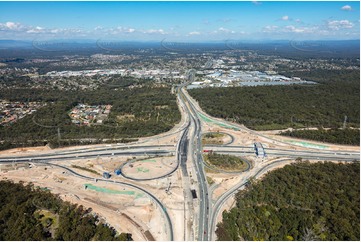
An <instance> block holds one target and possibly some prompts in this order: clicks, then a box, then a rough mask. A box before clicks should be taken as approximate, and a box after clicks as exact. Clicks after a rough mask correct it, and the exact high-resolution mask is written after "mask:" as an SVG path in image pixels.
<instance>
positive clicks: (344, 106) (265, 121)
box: [188, 70, 360, 130]
mask: <svg viewBox="0 0 361 242" xmlns="http://www.w3.org/2000/svg"><path fill="white" fill-rule="evenodd" d="M302 73H303V72H292V73H288V76H298V77H301V78H306V79H307V80H314V81H317V82H318V84H316V85H292V86H257V87H226V88H198V89H191V90H189V91H188V92H189V93H190V94H191V95H192V96H193V97H194V98H195V99H196V100H197V101H198V102H199V104H200V105H201V107H202V108H203V109H204V111H206V112H207V113H209V114H210V115H213V116H215V117H219V118H224V119H227V120H230V121H234V122H237V123H241V124H244V125H246V126H247V127H249V128H252V129H255V130H271V129H283V128H288V127H293V128H301V127H325V128H340V127H342V124H343V121H344V117H345V116H347V118H348V119H347V120H348V121H347V127H359V123H360V79H359V76H360V72H359V71H358V70H347V71H327V72H325V71H324V70H314V71H311V72H309V73H307V74H305V73H303V75H302Z"/></svg>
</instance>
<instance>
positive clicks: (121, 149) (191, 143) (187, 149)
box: [0, 83, 360, 241]
mask: <svg viewBox="0 0 361 242" xmlns="http://www.w3.org/2000/svg"><path fill="white" fill-rule="evenodd" d="M186 84H187V83H185V84H183V85H181V86H179V87H176V88H175V90H176V94H177V97H178V105H179V107H180V109H182V110H183V112H181V113H182V115H183V114H186V116H185V117H182V120H183V123H182V124H181V125H179V127H178V128H177V129H175V130H172V131H171V132H168V133H165V134H161V135H158V136H154V137H149V138H147V139H145V140H143V141H140V142H134V143H128V144H121V145H100V146H96V147H97V148H92V147H90V148H78V149H71V150H70V149H65V150H57V149H56V150H53V151H47V152H43V153H42V154H37V155H7V156H0V163H10V162H29V161H30V162H35V163H41V164H44V165H53V166H57V167H60V168H62V169H66V170H67V171H69V172H70V173H71V174H73V175H75V176H77V177H79V178H81V179H87V180H89V179H90V180H94V179H95V178H94V177H87V176H84V175H81V174H79V173H77V172H75V171H73V170H72V169H71V168H69V167H66V166H63V165H61V164H59V163H54V162H56V161H65V160H75V159H86V158H96V157H113V156H114V157H117V156H166V155H174V154H175V155H176V157H177V162H178V163H177V166H176V168H174V169H172V170H170V171H169V173H167V174H166V175H163V176H159V177H155V178H152V179H160V178H163V177H166V176H169V175H170V174H172V173H174V172H175V171H177V170H178V168H180V169H181V174H182V177H183V179H184V180H187V181H189V180H190V178H189V172H190V171H188V168H189V165H190V162H188V160H187V159H188V157H191V158H192V160H191V162H192V163H193V164H192V166H191V167H194V169H195V171H196V172H195V173H196V177H197V181H198V183H197V185H198V188H197V191H198V198H199V199H198V202H199V211H194V214H195V216H194V219H197V220H198V221H197V222H195V223H193V224H196V231H197V235H196V237H195V238H194V239H196V240H200V241H202V240H213V239H214V232H215V226H216V224H215V223H216V220H217V216H218V214H219V212H220V211H221V209H222V206H223V205H224V203H225V202H226V201H227V200H228V199H229V198H230V197H231V196H232V195H234V194H235V193H236V192H237V191H238V190H239V189H242V188H243V187H244V186H245V184H246V183H247V181H248V179H249V178H250V177H251V176H254V177H259V176H260V175H262V174H264V173H265V172H267V171H268V170H270V169H272V168H274V167H275V166H277V165H279V164H281V163H290V162H291V161H294V160H295V159H296V158H298V157H300V158H303V159H311V160H332V161H335V160H336V161H353V160H360V153H359V152H350V151H345V150H315V149H305V150H301V149H297V150H296V149H277V148H267V146H264V150H265V154H266V156H267V157H282V159H280V160H277V161H273V162H263V163H260V164H258V165H257V166H256V167H255V168H253V169H248V170H247V171H246V172H244V173H243V174H245V176H244V177H243V178H242V180H241V181H240V182H239V183H238V184H237V185H235V186H234V187H232V188H230V189H228V190H227V192H226V193H224V194H223V195H221V196H220V197H219V198H218V199H217V200H216V201H215V202H214V203H212V202H211V201H210V197H211V196H212V194H211V193H210V191H209V187H208V182H207V179H206V174H205V171H204V167H205V163H204V161H203V148H202V123H201V119H200V116H199V114H204V115H206V116H207V117H208V118H211V119H214V118H212V117H211V116H209V115H207V114H206V113H204V112H203V111H202V110H201V109H200V108H199V106H198V105H196V104H195V103H194V101H192V98H191V97H190V96H189V95H188V93H187V92H186V91H184V87H185V86H186ZM217 121H219V120H217ZM222 122H223V123H225V124H227V125H230V126H233V127H237V129H239V130H243V131H247V132H250V133H252V134H256V135H258V136H259V137H265V138H267V139H269V140H271V141H276V142H278V143H282V142H281V141H278V140H274V139H270V138H269V137H267V136H265V135H262V134H259V133H257V132H256V131H253V130H249V129H247V128H245V127H243V126H240V125H237V124H233V123H229V122H226V121H223V120H222ZM177 133H179V135H178V142H177V144H176V145H169V144H159V145H145V144H142V143H145V142H147V141H154V140H157V139H159V138H161V137H166V136H169V135H174V134H177ZM229 135H230V134H229ZM230 136H231V142H229V143H228V144H223V145H207V146H205V147H204V149H207V150H213V151H216V152H217V153H223V154H233V155H239V156H245V155H247V156H248V155H255V150H254V148H253V147H248V146H235V145H234V146H233V145H232V143H233V141H234V137H233V136H232V135H230ZM288 145H289V144H288ZM298 148H299V147H298ZM187 167H188V168H187ZM249 168H251V167H250V166H249ZM218 172H224V173H226V172H225V171H221V170H218ZM252 174H253V175H252ZM125 178H126V179H127V177H125ZM128 179H130V178H129V177H128ZM97 180H98V181H102V182H114V183H117V184H121V185H127V186H131V187H133V188H136V189H139V190H141V191H143V192H144V193H146V194H147V195H148V196H150V197H151V198H152V199H153V200H154V201H155V202H156V203H157V204H158V205H159V208H160V209H161V211H162V213H163V214H164V216H165V218H166V221H167V225H168V226H167V228H168V230H169V231H168V234H169V240H173V239H174V235H173V227H174V225H173V224H172V219H171V217H170V216H169V214H168V213H167V211H166V209H165V206H164V205H163V204H162V203H161V202H160V200H159V199H158V198H157V197H155V196H154V195H152V194H151V193H149V192H147V191H146V190H145V189H144V188H141V187H139V186H140V185H139V186H137V185H134V184H129V183H124V182H118V181H114V180H108V179H98V177H97ZM133 180H134V181H142V180H150V179H133ZM184 189H189V188H188V187H187V188H184ZM189 192H190V191H185V192H184V194H189ZM187 199H190V200H189V202H191V203H193V200H192V198H191V196H187ZM185 204H186V198H185ZM185 217H186V216H185ZM190 217H191V216H190ZM185 220H186V219H185ZM184 230H185V231H184V238H185V236H186V234H191V233H190V232H188V231H187V233H186V230H187V227H186V226H184ZM185 240H186V239H185Z"/></svg>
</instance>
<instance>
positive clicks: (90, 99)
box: [0, 82, 180, 148]
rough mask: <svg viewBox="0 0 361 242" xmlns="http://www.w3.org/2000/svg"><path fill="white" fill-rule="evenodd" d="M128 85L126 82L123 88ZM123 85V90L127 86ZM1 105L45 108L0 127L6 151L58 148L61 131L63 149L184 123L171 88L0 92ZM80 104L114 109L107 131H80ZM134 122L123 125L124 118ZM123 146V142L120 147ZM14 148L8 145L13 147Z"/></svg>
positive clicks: (148, 133) (102, 127)
mask: <svg viewBox="0 0 361 242" xmlns="http://www.w3.org/2000/svg"><path fill="white" fill-rule="evenodd" d="M125 84H126V85H129V83H128V82H126V83H125ZM125 84H124V83H123V84H122V85H125ZM0 99H8V100H12V101H23V102H26V101H43V102H46V103H47V105H46V106H45V107H43V108H41V109H40V110H38V111H37V112H35V113H34V114H32V115H29V116H26V117H24V118H23V119H20V120H19V121H18V122H16V123H14V124H13V125H11V126H7V127H3V126H0V137H1V140H5V141H7V142H6V143H3V144H2V146H3V147H5V148H8V147H9V146H10V147H11V145H14V144H15V145H16V146H31V145H43V144H44V143H47V141H53V140H54V142H53V143H54V144H57V143H58V142H57V137H58V132H57V130H58V128H59V129H60V133H61V138H62V139H64V140H65V141H66V142H63V143H64V144H67V143H69V144H73V145H74V144H77V143H76V142H75V141H72V142H70V141H69V140H71V139H76V140H78V139H88V138H92V139H104V138H106V139H122V138H128V139H129V138H136V137H141V136H151V135H155V134H159V133H162V132H166V131H168V130H170V129H171V128H172V127H173V126H174V124H175V123H177V122H179V120H180V113H179V110H178V107H177V103H176V97H175V95H174V94H171V88H170V87H169V86H157V85H153V84H150V83H149V84H144V83H142V84H139V86H136V87H133V88H130V87H125V88H123V87H122V86H118V84H117V83H115V84H112V85H108V86H103V87H101V88H99V89H97V90H94V91H77V92H73V91H55V90H41V89H9V90H7V91H4V92H0ZM78 103H85V104H89V105H105V104H111V105H113V106H112V109H111V112H110V115H109V117H108V120H107V121H106V122H105V124H104V125H97V126H91V127H88V126H81V127H79V126H76V125H75V124H72V123H71V119H70V117H69V116H68V113H69V111H70V110H71V109H72V108H73V107H74V106H76V105H77V104H78ZM129 114H131V115H134V118H132V119H119V117H121V116H122V115H129ZM117 142H119V140H118V141H117ZM9 144H10V145H9Z"/></svg>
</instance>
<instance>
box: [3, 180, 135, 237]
mask: <svg viewBox="0 0 361 242" xmlns="http://www.w3.org/2000/svg"><path fill="white" fill-rule="evenodd" d="M0 240H2V241H5V240H8V241H9V240H11V241H14V240H17V241H24V240H38V241H42V240H63V241H64V240H68V241H90V240H106V241H113V240H118V241H119V240H121V241H125V240H132V236H131V234H128V233H121V234H118V233H117V232H116V231H115V229H114V228H113V227H109V226H107V225H105V224H104V223H102V222H100V219H99V218H98V217H97V216H96V215H95V214H94V213H92V209H91V208H88V209H85V208H84V207H83V206H81V205H80V206H78V205H77V204H70V203H69V202H64V201H62V200H61V199H60V198H59V197H58V196H57V195H54V194H51V193H50V192H49V191H46V190H43V189H40V188H39V187H34V185H33V184H27V185H25V184H24V183H22V182H20V183H13V182H11V181H0Z"/></svg>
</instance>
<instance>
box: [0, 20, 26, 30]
mask: <svg viewBox="0 0 361 242" xmlns="http://www.w3.org/2000/svg"><path fill="white" fill-rule="evenodd" d="M24 29H26V28H25V26H23V25H22V24H20V23H14V22H6V23H0V31H22V30H24Z"/></svg>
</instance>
